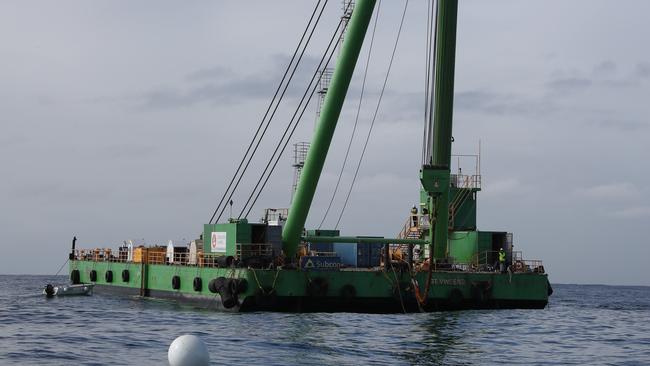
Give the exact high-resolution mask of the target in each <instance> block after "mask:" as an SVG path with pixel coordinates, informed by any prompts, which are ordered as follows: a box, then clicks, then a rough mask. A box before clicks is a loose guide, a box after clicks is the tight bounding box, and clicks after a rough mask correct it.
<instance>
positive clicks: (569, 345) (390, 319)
mask: <svg viewBox="0 0 650 366" xmlns="http://www.w3.org/2000/svg"><path fill="white" fill-rule="evenodd" d="M48 281H52V279H51V278H50V279H47V278H44V277H38V276H27V277H25V276H20V277H17V276H0V299H1V301H0V364H21V365H42V364H47V365H70V364H75V365H107V364H110V365H133V364H142V365H149V364H152V365H154V364H155V365H158V364H165V363H166V357H167V348H168V347H169V344H170V343H171V341H172V340H173V339H174V338H175V337H176V336H178V335H180V334H186V333H191V334H196V335H198V336H199V337H201V338H202V339H203V340H204V341H205V342H206V343H207V345H208V348H209V349H210V357H211V359H212V361H213V362H214V363H215V364H219V363H224V364H229V365H249V364H264V365H286V364H301V365H324V364H328V365H365V364H382V365H388V364H390V365H408V364H416V365H427V364H430V365H440V364H442V365H445V364H447V365H491V364H514V365H531V364H534V365H572V364H573V365H583V364H618V365H638V364H650V337H649V336H648V334H650V312H649V311H648V310H650V288H647V287H613V286H576V285H554V286H553V287H554V289H555V294H554V296H553V297H552V299H551V306H550V307H549V308H547V309H545V310H500V311H463V312H442V313H430V314H394V315H369V314H345V313H343V314H324V313H320V314H276V313H252V314H227V313H219V312H214V311H209V310H208V311H206V310H202V309H197V308H195V307H193V306H185V305H179V304H176V303H174V302H169V301H161V300H156V299H145V300H142V299H140V298H137V297H136V298H133V297H111V296H101V295H95V296H92V297H77V298H73V297H71V298H61V299H58V298H55V299H51V300H49V301H48V300H45V299H44V298H43V297H42V296H41V295H40V291H41V288H42V286H43V284H44V283H46V282H48ZM63 281H65V277H61V278H60V279H59V282H63Z"/></svg>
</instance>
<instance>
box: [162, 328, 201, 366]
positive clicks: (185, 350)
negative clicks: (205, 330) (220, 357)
mask: <svg viewBox="0 0 650 366" xmlns="http://www.w3.org/2000/svg"><path fill="white" fill-rule="evenodd" d="M167 359H168V360H169V365H170V366H208V364H209V363H210V354H209V353H208V347H206V346H205V343H203V341H202V340H201V338H199V337H197V336H194V335H191V334H185V335H182V336H180V337H178V338H176V339H174V341H173V342H172V344H171V345H170V346H169V352H167Z"/></svg>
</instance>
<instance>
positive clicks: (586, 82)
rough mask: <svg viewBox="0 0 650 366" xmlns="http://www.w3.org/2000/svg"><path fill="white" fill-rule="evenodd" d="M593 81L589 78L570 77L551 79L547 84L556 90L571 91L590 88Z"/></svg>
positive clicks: (560, 91)
mask: <svg viewBox="0 0 650 366" xmlns="http://www.w3.org/2000/svg"><path fill="white" fill-rule="evenodd" d="M592 84H593V82H592V81H591V80H590V79H587V78H580V77H569V78H561V79H555V80H551V81H549V82H548V83H547V84H546V85H547V86H548V87H549V88H550V89H551V90H552V91H554V92H559V93H571V92H577V91H582V90H585V89H587V88H589V87H590V86H591V85H592Z"/></svg>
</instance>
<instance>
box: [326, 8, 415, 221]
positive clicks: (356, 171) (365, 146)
mask: <svg viewBox="0 0 650 366" xmlns="http://www.w3.org/2000/svg"><path fill="white" fill-rule="evenodd" d="M408 5H409V0H406V2H405V3H404V11H403V12H402V19H401V20H400V23H399V28H398V30H397V37H396V38H395V45H394V46H393V52H392V54H391V56H390V62H389V63H388V69H387V70H386V77H385V78H384V84H383V85H382V88H381V92H380V93H379V99H378V100H377V107H376V108H375V112H374V114H373V116H372V121H371V122H370V129H369V130H368V135H367V136H366V142H365V143H364V145H363V150H361V156H360V157H359V163H358V164H357V168H356V170H355V171H354V176H353V177H352V183H351V184H350V189H349V190H348V194H347V196H346V197H345V202H344V203H343V207H342V208H341V213H340V214H339V218H338V220H336V226H335V227H334V229H337V228H338V227H339V223H340V222H341V218H343V213H344V212H345V208H346V207H347V204H348V201H349V199H350V194H351V193H352V189H353V188H354V183H355V181H356V180H357V175H358V174H359V168H361V163H362V161H363V156H364V155H365V153H366V148H367V147H368V141H369V140H370V135H371V134H372V128H373V127H374V125H375V121H376V119H377V114H378V113H379V106H380V105H381V100H382V98H383V96H384V91H385V90H386V84H387V83H388V76H389V75H390V70H391V68H392V66H393V60H394V59H395V52H396V51H397V45H398V44H399V39H400V35H401V34H402V26H403V25H404V18H405V17H406V10H407V9H408Z"/></svg>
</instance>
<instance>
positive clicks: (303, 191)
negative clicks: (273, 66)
mask: <svg viewBox="0 0 650 366" xmlns="http://www.w3.org/2000/svg"><path fill="white" fill-rule="evenodd" d="M375 2H376V1H375V0H358V1H357V3H356V5H355V7H354V11H353V12H352V17H351V19H350V22H349V24H348V29H347V32H346V35H345V40H344V42H343V45H342V47H341V54H340V56H339V58H338V61H337V64H336V68H335V69H334V74H333V75H332V81H331V83H330V85H329V88H328V91H327V95H326V96H325V101H324V103H323V108H322V109H321V114H320V119H319V120H318V124H317V125H316V131H315V132H314V137H313V139H312V141H311V146H310V148H309V152H308V153H307V159H306V160H305V165H304V167H303V170H302V173H301V175H300V182H299V183H298V187H297V189H296V193H295V195H294V197H293V201H292V203H291V209H290V210H289V217H287V222H286V224H285V226H284V229H283V230H282V247H283V249H284V252H285V254H286V256H287V257H289V258H292V257H293V256H294V255H295V254H296V250H297V248H298V244H299V243H300V236H301V234H302V231H303V228H304V226H305V221H306V220H307V215H308V214H309V208H310V206H311V202H312V200H313V198H314V194H315V193H316V186H317V185H318V180H319V178H320V174H321V172H322V170H323V165H324V164H325V158H326V157H327V152H328V150H329V147H330V143H331V142H332V136H333V135H334V130H335V129H336V123H337V122H338V119H339V115H340V114H341V108H342V107H343V102H344V100H345V95H346V94H347V91H348V87H349V85H350V80H351V79H352V74H353V72H354V68H355V66H356V64H357V59H358V58H359V53H360V52H361V46H362V45H363V39H364V38H365V36H366V30H367V29H368V24H370V19H371V18H372V13H373V10H374V8H375Z"/></svg>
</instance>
